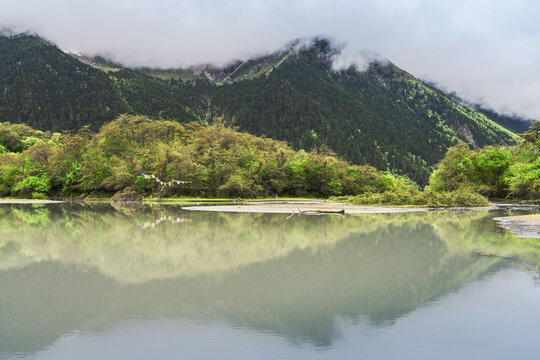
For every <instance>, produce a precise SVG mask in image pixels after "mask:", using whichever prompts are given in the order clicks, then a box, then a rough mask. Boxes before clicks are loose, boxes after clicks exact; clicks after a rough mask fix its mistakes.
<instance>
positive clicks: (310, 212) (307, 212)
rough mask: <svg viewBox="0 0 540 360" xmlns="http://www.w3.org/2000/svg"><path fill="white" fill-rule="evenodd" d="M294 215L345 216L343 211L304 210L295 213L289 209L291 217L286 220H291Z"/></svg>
mask: <svg viewBox="0 0 540 360" xmlns="http://www.w3.org/2000/svg"><path fill="white" fill-rule="evenodd" d="M294 214H299V215H326V214H339V215H343V214H345V209H306V210H300V209H298V212H295V210H294V209H291V215H290V216H289V217H287V219H289V218H291V217H292V216H293V215H294Z"/></svg>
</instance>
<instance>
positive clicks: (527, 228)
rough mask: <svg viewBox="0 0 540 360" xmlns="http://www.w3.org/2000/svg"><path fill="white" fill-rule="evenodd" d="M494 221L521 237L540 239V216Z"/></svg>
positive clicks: (503, 218)
mask: <svg viewBox="0 0 540 360" xmlns="http://www.w3.org/2000/svg"><path fill="white" fill-rule="evenodd" d="M493 220H495V221H497V223H498V224H499V226H500V227H503V228H505V229H508V230H510V231H511V232H513V233H514V234H516V235H517V236H519V237H524V238H535V239H540V214H535V215H521V216H504V217H498V218H494V219H493Z"/></svg>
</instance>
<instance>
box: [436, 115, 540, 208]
mask: <svg viewBox="0 0 540 360" xmlns="http://www.w3.org/2000/svg"><path fill="white" fill-rule="evenodd" d="M462 187H468V188H470V189H472V190H474V191H475V192H477V193H480V194H483V195H486V196H491V197H496V198H505V197H509V198H516V199H539V198H540V122H536V123H535V124H534V125H533V126H531V128H530V129H529V131H528V132H526V133H524V134H522V136H521V139H520V140H519V144H518V145H517V146H512V147H510V146H498V147H492V146H488V147H485V148H482V149H472V150H471V149H469V148H468V147H467V146H465V145H459V146H456V147H453V148H451V149H449V150H448V153H447V154H446V157H445V158H444V159H443V160H442V161H441V163H440V164H439V165H438V168H437V170H436V171H435V172H434V173H433V174H432V175H431V177H430V180H429V189H431V190H433V191H451V190H455V189H458V188H462Z"/></svg>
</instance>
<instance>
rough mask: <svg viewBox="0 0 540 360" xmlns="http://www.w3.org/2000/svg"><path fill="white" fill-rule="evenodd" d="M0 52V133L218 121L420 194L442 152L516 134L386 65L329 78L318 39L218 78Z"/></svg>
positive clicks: (13, 45) (42, 50) (27, 48)
mask: <svg viewBox="0 0 540 360" xmlns="http://www.w3.org/2000/svg"><path fill="white" fill-rule="evenodd" d="M0 51H1V53H2V54H3V56H2V57H1V58H0V86H1V88H0V90H1V91H0V122H6V121H7V122H11V123H25V124H28V125H31V126H32V127H34V128H36V129H41V130H50V131H59V130H77V129H79V128H81V127H82V126H84V125H90V127H91V129H93V130H95V131H97V130H98V129H99V127H100V126H101V125H103V124H105V123H107V122H109V121H111V120H112V119H114V118H116V117H117V116H118V115H120V114H122V113H128V114H133V115H145V116H150V117H153V118H162V119H168V120H176V121H179V122H181V123H188V122H193V121H195V122H199V123H200V124H209V123H212V122H214V121H216V119H219V121H224V122H225V123H226V124H229V125H232V126H234V127H237V128H239V129H240V130H244V131H248V132H250V133H252V134H255V135H265V136H267V137H270V138H275V139H277V140H285V141H287V142H289V143H290V144H291V146H292V147H293V148H294V149H295V150H299V149H305V150H311V149H312V148H317V149H323V148H324V147H328V148H330V149H332V150H333V151H335V152H336V153H337V154H338V155H340V156H342V157H344V158H345V159H346V160H348V161H350V162H352V163H356V164H370V165H373V166H375V167H376V168H378V169H380V170H392V171H395V172H397V173H400V174H405V175H407V176H409V177H411V178H412V179H413V180H415V181H417V182H418V183H420V184H426V183H427V180H428V178H429V174H430V172H431V170H432V166H433V165H435V164H436V163H437V162H438V161H440V160H441V159H442V158H443V156H444V154H445V153H446V150H447V149H448V148H449V147H451V146H453V145H456V144H459V143H462V142H466V143H470V144H472V146H473V147H482V146H484V145H490V144H498V143H504V142H507V141H508V140H509V139H510V138H512V137H514V133H513V132H512V131H510V130H508V128H512V129H513V130H515V131H521V130H523V127H524V125H523V124H526V123H523V122H521V123H516V122H515V121H514V122H512V118H509V117H505V116H502V115H499V114H496V113H493V112H489V111H480V110H477V109H476V108H475V107H472V106H468V105H465V104H463V103H462V102H460V101H459V100H457V99H455V98H454V97H452V96H450V95H447V94H445V93H443V92H441V91H439V90H437V89H435V88H433V87H431V86H429V85H427V84H425V83H423V82H421V81H420V80H418V79H416V78H414V77H413V76H412V75H410V74H408V73H407V72H405V71H403V70H401V69H399V68H397V67H396V66H395V65H393V64H391V63H372V64H371V65H370V66H369V67H368V69H367V70H365V71H358V70H357V69H355V68H349V69H346V70H340V71H336V70H334V69H333V67H332V63H333V59H334V57H335V56H336V55H337V54H338V50H337V49H336V48H334V47H333V46H332V44H331V43H330V42H328V41H327V40H324V39H316V40H314V41H313V42H312V43H311V44H310V45H308V46H303V47H302V46H300V45H299V43H293V44H292V45H291V46H289V47H287V48H284V49H282V50H280V51H278V52H276V53H274V54H270V55H267V56H261V57H257V58H254V59H249V60H246V61H237V62H233V63H231V64H230V65H229V66H226V67H224V68H218V67H215V66H209V65H202V66H198V67H193V68H190V69H149V68H140V69H126V68H122V67H121V66H120V65H118V64H114V63H112V62H109V61H107V60H105V59H103V58H99V57H98V58H95V59H94V61H93V62H90V63H85V62H81V61H79V60H78V59H77V58H75V57H73V56H70V55H68V54H65V53H64V52H62V51H60V50H59V49H58V48H56V47H55V46H53V45H52V44H50V43H48V42H46V41H44V40H42V39H40V38H39V37H36V36H28V35H17V36H12V37H0ZM4 54H5V55H4ZM514 120H515V119H514ZM517 120H518V121H519V119H517ZM497 122H498V123H499V124H502V125H504V126H507V127H504V126H501V125H499V124H498V123H497Z"/></svg>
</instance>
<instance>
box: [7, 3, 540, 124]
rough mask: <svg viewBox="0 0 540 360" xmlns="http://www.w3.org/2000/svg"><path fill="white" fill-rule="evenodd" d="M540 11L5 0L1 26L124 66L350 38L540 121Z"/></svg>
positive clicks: (529, 7) (479, 6)
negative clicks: (296, 41) (318, 38)
mask: <svg viewBox="0 0 540 360" xmlns="http://www.w3.org/2000/svg"><path fill="white" fill-rule="evenodd" d="M539 19H540V1H535V0H506V1H502V0H298V1H295V0H91V1H88V0H86V1H79V0H47V1H43V0H0V28H1V27H9V28H12V29H14V30H16V31H32V32H36V33H38V34H40V35H42V36H44V37H46V38H47V39H49V40H51V41H53V42H55V43H56V44H57V45H58V46H59V47H61V48H63V49H65V50H70V51H79V52H81V53H88V54H103V55H106V56H109V57H111V58H113V59H114V60H116V61H119V62H122V63H124V64H127V65H132V66H133V65H148V66H156V67H178V66H188V65H192V64H199V63H207V62H212V63H216V64H223V63H225V62H227V61H230V60H232V59H235V58H245V57H248V56H252V55H256V54H261V53H266V52H271V51H274V50H276V49H278V48H280V47H281V46H283V45H284V44H285V43H287V42H289V41H290V40H293V39H295V38H299V37H312V36H317V35H319V36H326V37H329V38H331V39H333V40H334V41H336V42H337V43H340V44H347V47H346V49H345V55H344V57H343V58H342V59H340V60H341V63H343V64H349V63H351V62H353V61H358V62H360V63H362V61H363V60H362V56H360V55H359V54H361V53H365V52H374V53H378V54H380V55H381V56H383V57H385V58H388V59H389V60H390V61H392V62H394V63H395V64H396V65H398V66H399V67H401V68H403V69H404V70H406V71H408V72H410V73H412V74H413V75H415V76H418V77H420V78H422V79H426V80H429V81H432V82H434V83H436V84H438V85H439V86H440V87H441V88H444V89H446V90H451V91H455V92H456V93H458V94H459V95H461V96H462V97H464V98H465V99H467V100H469V101H474V102H481V103H483V104H486V105H488V106H491V107H492V108H494V109H496V110H499V111H504V112H507V113H514V112H515V113H518V114H520V115H525V116H529V117H534V118H537V119H540V21H539ZM357 55H358V56H357Z"/></svg>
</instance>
